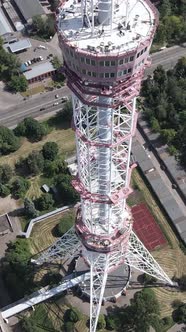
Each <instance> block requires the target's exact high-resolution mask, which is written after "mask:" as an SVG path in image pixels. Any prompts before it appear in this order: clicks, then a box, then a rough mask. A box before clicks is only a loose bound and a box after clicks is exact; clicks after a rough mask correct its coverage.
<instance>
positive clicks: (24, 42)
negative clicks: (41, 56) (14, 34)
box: [8, 39, 32, 53]
mask: <svg viewBox="0 0 186 332" xmlns="http://www.w3.org/2000/svg"><path fill="white" fill-rule="evenodd" d="M31 47H32V44H31V42H30V40H29V39H21V40H19V41H17V42H15V43H11V44H9V45H8V48H9V49H10V51H11V52H12V53H18V52H21V51H24V50H27V49H28V48H31Z"/></svg>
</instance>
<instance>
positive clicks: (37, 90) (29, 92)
mask: <svg viewBox="0 0 186 332" xmlns="http://www.w3.org/2000/svg"><path fill="white" fill-rule="evenodd" d="M44 91H45V86H44V84H41V85H38V86H34V87H29V88H28V89H27V90H26V91H25V92H22V93H21V95H22V96H23V97H30V96H33V95H36V94H37V93H41V92H44Z"/></svg>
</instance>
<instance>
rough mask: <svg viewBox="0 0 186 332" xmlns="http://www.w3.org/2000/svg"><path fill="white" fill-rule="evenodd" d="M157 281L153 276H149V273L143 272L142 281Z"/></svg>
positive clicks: (152, 282) (151, 282) (145, 282)
mask: <svg viewBox="0 0 186 332" xmlns="http://www.w3.org/2000/svg"><path fill="white" fill-rule="evenodd" d="M156 281H157V279H156V278H155V277H153V276H150V275H149V274H146V273H144V275H143V282H144V284H146V285H148V284H154V283H155V282H156Z"/></svg>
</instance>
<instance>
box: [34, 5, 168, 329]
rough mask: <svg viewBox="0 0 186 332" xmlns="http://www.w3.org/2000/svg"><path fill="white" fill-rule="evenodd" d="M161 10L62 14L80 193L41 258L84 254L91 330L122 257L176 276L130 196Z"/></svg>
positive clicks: (86, 9)
mask: <svg viewBox="0 0 186 332" xmlns="http://www.w3.org/2000/svg"><path fill="white" fill-rule="evenodd" d="M157 22H158V19H157V12H156V10H155V8H154V7H153V5H152V4H151V3H150V1H149V0H140V1H136V0H121V1H120V0H119V1H118V0H98V1H97V2H96V1H94V0H90V1H88V0H75V1H74V0H68V1H66V2H62V3H61V5H60V7H59V14H58V17H57V27H58V36H59V43H60V47H61V49H62V52H63V58H64V72H65V74H66V76H67V85H68V87H69V88H70V90H71V92H72V104H73V128H74V130H75V135H76V149H77V163H78V174H77V176H76V178H74V179H73V181H72V183H73V186H74V188H75V189H76V190H77V191H78V193H79V194H80V197H81V200H80V204H79V207H78V209H77V215H76V222H75V227H74V228H72V229H71V230H70V231H69V232H68V233H67V234H65V235H64V236H63V237H62V238H61V239H60V240H58V241H57V242H56V243H55V244H54V245H53V246H52V247H51V248H49V249H48V250H47V251H46V252H44V253H43V254H42V255H41V257H40V258H39V259H38V260H37V263H39V264H42V263H44V262H46V261H53V260H59V259H64V258H65V257H67V258H68V257H72V258H73V256H77V255H78V254H79V255H80V256H81V257H83V260H84V262H86V265H87V268H88V269H89V270H90V283H89V285H90V332H95V331H96V326H97V322H98V318H99V313H100V308H101V304H102V302H103V300H104V298H105V295H104V294H105V286H106V283H107V277H108V275H109V274H110V273H111V272H112V271H115V270H116V269H118V268H119V267H120V266H121V265H122V264H126V265H129V266H131V267H132V268H136V269H138V270H140V271H143V272H145V273H148V274H150V275H152V276H154V277H156V278H158V279H160V280H161V281H163V282H165V283H169V284H172V281H171V280H170V279H169V277H168V276H167V275H166V274H165V273H164V271H163V270H162V268H161V267H160V266H159V265H158V263H157V262H156V261H155V260H154V258H153V257H152V255H151V254H150V253H149V252H148V250H147V249H146V248H145V247H144V245H143V244H142V243H141V241H140V240H139V239H138V238H137V236H136V235H135V234H134V233H133V231H132V224H133V218H132V215H131V211H130V209H129V207H128V206H127V204H126V199H127V197H128V196H129V195H130V193H131V192H132V189H131V188H130V178H131V172H132V169H133V168H134V167H135V166H136V164H135V163H134V162H132V160H131V147H132V137H133V136H134V134H135V130H136V123H137V109H136V97H137V96H138V95H139V90H140V85H141V80H142V77H143V73H144V68H145V66H146V65H147V64H148V52H149V48H150V44H151V42H152V38H153V35H154V32H155V29H156V25H157Z"/></svg>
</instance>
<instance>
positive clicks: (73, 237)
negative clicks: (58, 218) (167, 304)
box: [34, 227, 173, 332]
mask: <svg viewBox="0 0 186 332" xmlns="http://www.w3.org/2000/svg"><path fill="white" fill-rule="evenodd" d="M73 258H75V259H76V264H77V267H78V263H77V262H78V260H84V262H85V263H84V264H85V266H86V267H87V269H85V270H84V271H83V269H82V271H80V270H81V268H80V265H79V268H77V272H78V273H80V272H82V273H87V272H89V271H90V280H89V281H88V282H87V281H86V282H84V283H83V284H80V285H79V287H80V289H81V290H82V292H83V293H84V294H86V295H87V297H88V298H89V301H90V332H96V326H97V322H98V318H99V313H100V309H101V306H102V305H103V304H104V302H105V300H114V299H116V298H117V297H118V296H120V295H122V293H123V291H124V292H125V289H126V287H127V285H128V282H129V279H130V269H133V268H134V269H137V270H138V271H140V272H143V273H147V274H149V275H151V276H153V277H155V278H157V279H158V280H160V281H162V282H163V283H164V284H165V285H167V284H168V285H172V286H173V282H172V281H171V279H170V278H169V277H168V276H167V274H166V273H165V272H164V271H163V269H162V268H161V267H160V265H159V264H158V263H157V262H156V261H155V259H154V258H153V256H152V255H151V254H150V253H149V252H148V250H147V249H146V248H145V247H144V245H143V244H142V242H141V241H140V240H139V239H138V237H137V236H136V235H135V233H134V232H131V233H130V238H129V246H128V248H127V250H126V251H125V252H123V251H122V247H121V246H118V248H117V249H116V250H114V251H112V252H110V253H100V252H96V251H92V250H89V249H87V248H86V247H85V246H83V245H82V243H81V240H80V239H79V238H78V236H77V234H76V231H75V228H74V227H72V228H71V229H70V230H69V231H68V232H67V233H66V234H65V235H64V236H62V237H61V238H60V239H59V240H58V241H56V243H54V244H53V246H51V247H50V248H49V249H48V250H46V251H45V252H44V253H43V254H42V255H41V256H40V257H39V258H38V259H37V260H36V261H34V262H35V263H36V264H38V265H40V264H45V263H50V262H62V261H64V260H65V259H70V260H71V259H73ZM126 266H129V269H128V277H127V278H126V280H125V282H126V284H124V285H121V290H120V291H119V292H118V293H115V294H113V296H108V298H107V296H106V292H105V289H106V291H107V286H106V285H107V280H108V284H109V278H110V277H109V275H110V276H112V271H117V270H120V268H121V269H122V268H123V270H124V269H125V271H126ZM125 277H126V276H125Z"/></svg>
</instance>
